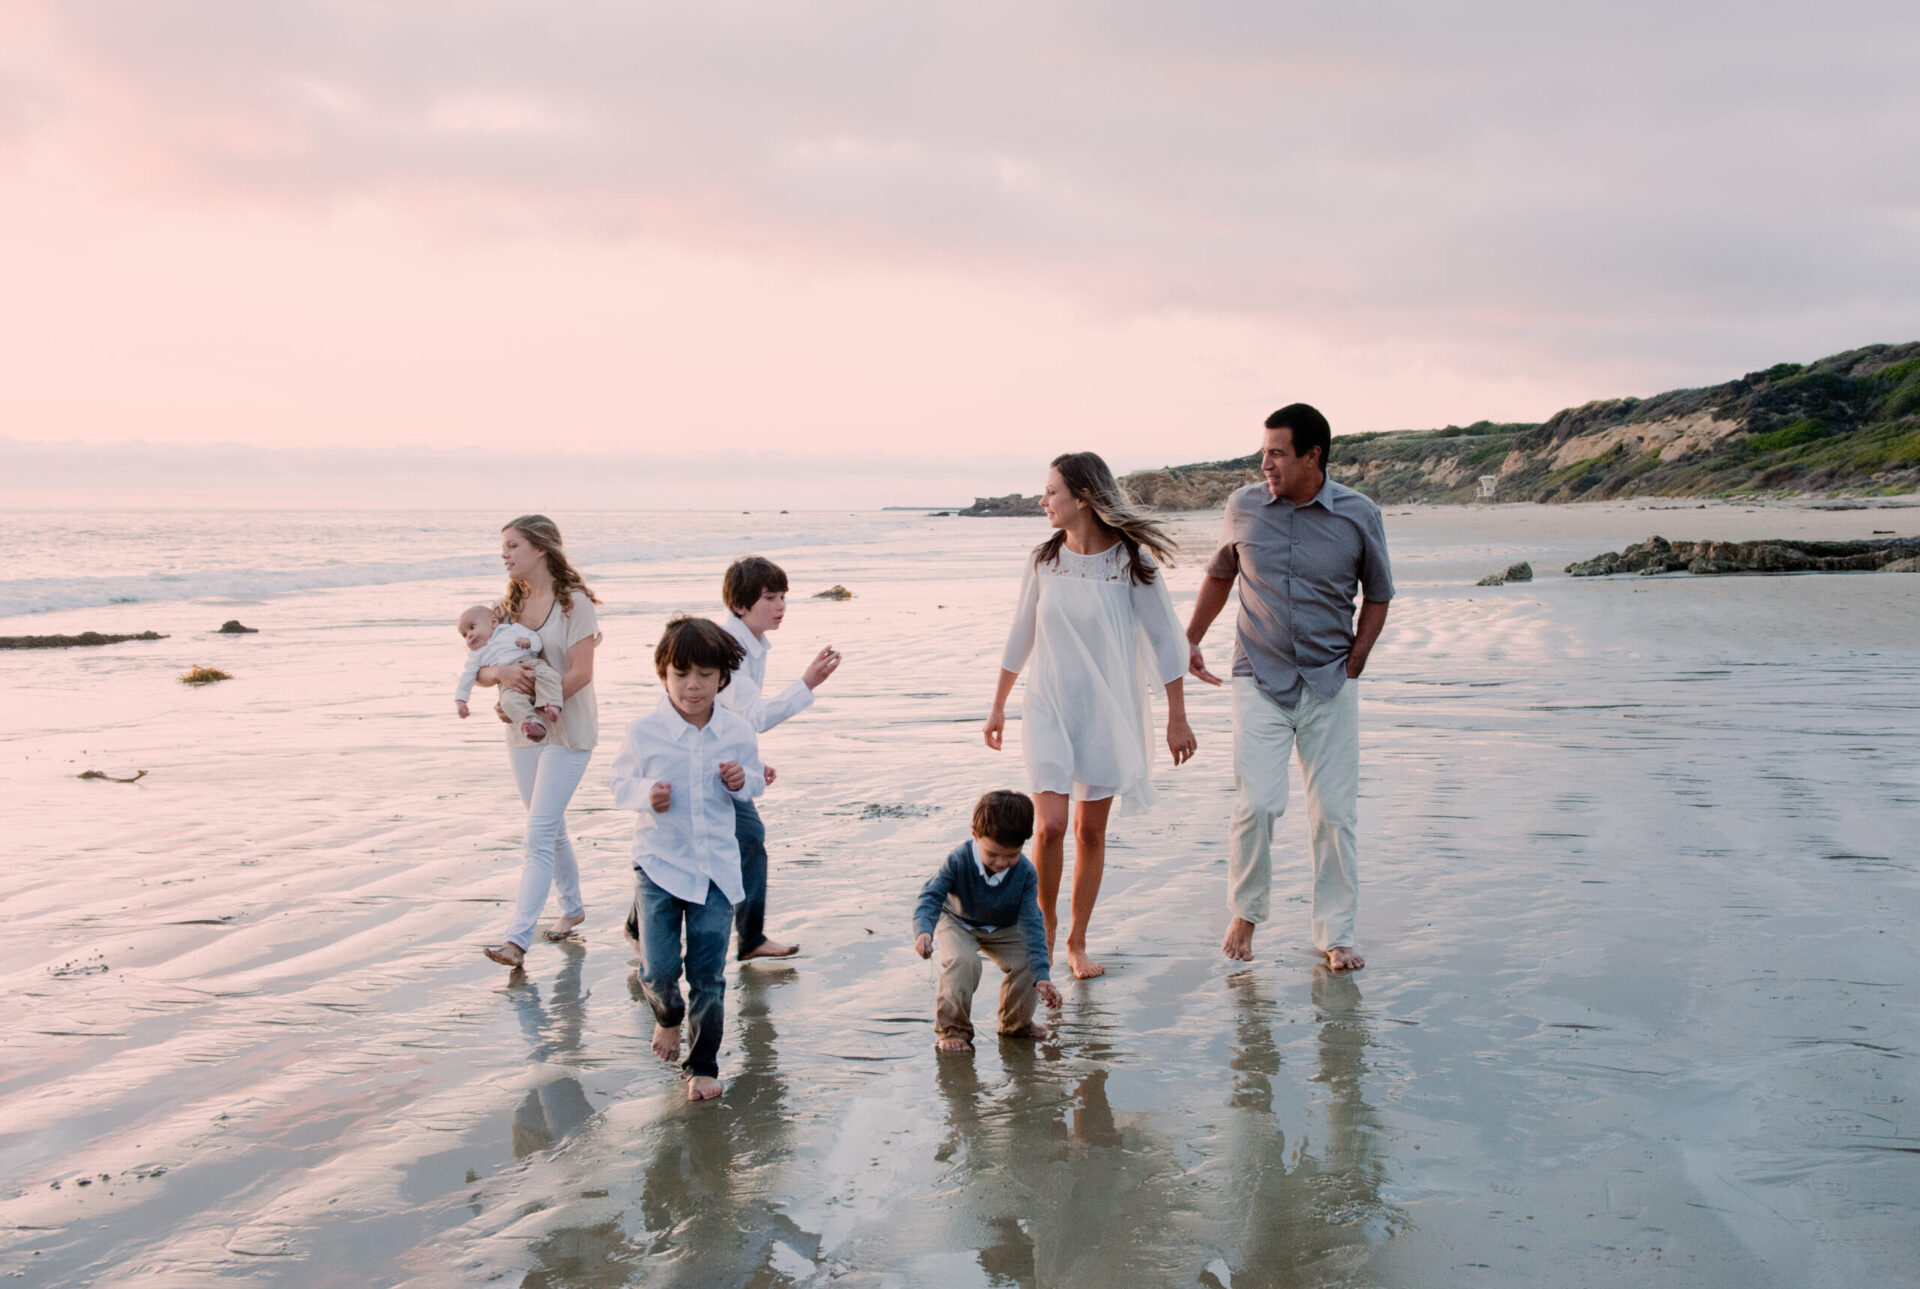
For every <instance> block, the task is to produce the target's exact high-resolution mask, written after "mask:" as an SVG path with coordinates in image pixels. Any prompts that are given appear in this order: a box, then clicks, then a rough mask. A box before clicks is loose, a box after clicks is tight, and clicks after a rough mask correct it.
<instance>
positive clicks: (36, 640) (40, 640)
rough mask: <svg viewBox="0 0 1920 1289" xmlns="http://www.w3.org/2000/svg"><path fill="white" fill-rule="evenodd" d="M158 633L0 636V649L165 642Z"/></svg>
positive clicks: (87, 632) (69, 647) (63, 647)
mask: <svg viewBox="0 0 1920 1289" xmlns="http://www.w3.org/2000/svg"><path fill="white" fill-rule="evenodd" d="M165 639H166V637H165V636H163V635H161V634H160V633H159V632H158V631H142V632H140V633H139V634H137V635H130V636H107V635H101V634H100V633H99V632H98V631H82V632H81V633H80V634H79V635H77V636H0V649H71V648H73V647H75V646H76V645H110V644H119V643H120V642H121V641H123V640H165Z"/></svg>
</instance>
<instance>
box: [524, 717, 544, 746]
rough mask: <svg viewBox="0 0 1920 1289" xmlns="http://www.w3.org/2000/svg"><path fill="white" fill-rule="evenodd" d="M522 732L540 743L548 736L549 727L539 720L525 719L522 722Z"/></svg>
mask: <svg viewBox="0 0 1920 1289" xmlns="http://www.w3.org/2000/svg"><path fill="white" fill-rule="evenodd" d="M520 732H521V733H522V734H525V735H526V736H527V737H528V738H530V739H532V740H533V741H534V742H536V743H538V742H539V741H540V740H541V739H543V738H545V737H546V736H547V727H546V726H544V725H542V724H541V723H540V722H539V721H535V720H525V721H521V722H520Z"/></svg>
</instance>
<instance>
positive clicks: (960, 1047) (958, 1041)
mask: <svg viewBox="0 0 1920 1289" xmlns="http://www.w3.org/2000/svg"><path fill="white" fill-rule="evenodd" d="M934 1046H935V1047H936V1048H938V1049H939V1050H940V1051H942V1052H971V1051H972V1050H973V1044H972V1043H969V1042H968V1041H967V1040H966V1039H964V1038H961V1037H960V1036H959V1035H957V1034H956V1035H954V1036H953V1037H952V1038H943V1039H941V1040H940V1041H939V1042H938V1043H935V1044H934Z"/></svg>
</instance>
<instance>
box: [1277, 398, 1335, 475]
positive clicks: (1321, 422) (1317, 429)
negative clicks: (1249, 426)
mask: <svg viewBox="0 0 1920 1289" xmlns="http://www.w3.org/2000/svg"><path fill="white" fill-rule="evenodd" d="M1267 428H1268V429H1270V430H1278V429H1281V428H1285V429H1286V430H1287V432H1288V433H1290V434H1291V435H1293V454H1294V455H1295V456H1297V457H1303V456H1305V455H1306V454H1307V453H1309V452H1311V451H1313V450H1314V449H1315V448H1319V449H1320V469H1321V472H1322V473H1324V472H1325V471H1326V468H1327V457H1328V455H1329V454H1330V453H1331V452H1332V451H1333V427H1332V426H1331V425H1328V424H1327V418H1326V417H1324V416H1322V415H1320V409H1319V408H1317V407H1312V406H1310V405H1308V404H1306V403H1288V404H1287V405H1286V406H1285V407H1283V408H1281V409H1280V410H1279V411H1277V412H1275V413H1274V414H1273V415H1272V416H1269V417H1268V418H1267Z"/></svg>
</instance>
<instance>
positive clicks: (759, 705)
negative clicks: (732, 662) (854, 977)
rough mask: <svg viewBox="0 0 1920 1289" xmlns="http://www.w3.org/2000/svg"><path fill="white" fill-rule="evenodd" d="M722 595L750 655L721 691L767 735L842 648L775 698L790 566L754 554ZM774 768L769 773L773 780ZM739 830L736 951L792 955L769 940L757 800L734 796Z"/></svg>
mask: <svg viewBox="0 0 1920 1289" xmlns="http://www.w3.org/2000/svg"><path fill="white" fill-rule="evenodd" d="M720 596H721V598H722V599H723V600H724V601H725V602H726V606H727V610H728V611H727V616H726V618H725V619H724V620H723V621H722V622H721V625H722V626H724V627H725V628H726V629H727V634H729V635H731V636H732V637H733V638H734V640H735V641H736V642H738V644H739V645H740V648H741V649H742V650H743V651H744V660H743V661H742V663H741V665H740V670H739V671H737V672H735V673H734V677H733V683H732V684H731V685H730V686H728V687H727V688H726V689H725V690H724V691H723V692H722V693H721V695H720V705H721V706H722V707H725V708H727V709H728V710H729V711H734V712H738V713H739V714H740V715H741V716H744V717H745V718H746V719H747V722H748V723H749V724H750V725H752V726H753V728H754V731H755V732H756V733H760V734H764V733H766V732H767V731H768V730H770V729H772V728H773V727H774V726H776V725H778V724H779V723H780V722H781V721H784V720H786V719H787V718H788V717H789V716H797V715H799V714H800V713H801V712H804V711H806V710H807V708H809V707H811V706H813V691H814V690H815V689H818V688H819V687H820V685H821V683H822V682H823V681H825V680H826V678H827V677H829V676H831V675H832V674H833V672H834V669H835V668H836V667H838V666H839V665H840V655H839V654H838V653H837V652H835V651H834V649H833V648H832V647H831V646H829V647H827V648H825V649H822V650H821V651H820V652H819V654H818V655H817V656H816V657H815V658H814V660H813V661H812V662H811V663H809V664H808V665H807V669H806V671H804V672H803V673H801V676H800V679H798V680H796V681H794V682H793V683H792V684H791V685H788V686H787V687H786V688H785V689H784V690H782V691H781V692H780V693H778V694H776V695H774V696H773V697H771V698H769V697H768V696H767V693H766V683H767V651H768V650H769V649H770V648H771V647H772V645H771V643H770V642H769V641H768V640H767V633H768V632H769V631H778V630H779V629H780V623H781V621H782V619H784V618H785V617H786V616H787V574H786V570H785V569H783V568H781V567H780V566H779V565H778V564H776V563H774V562H773V561H772V560H770V559H763V558H761V557H760V556H758V555H749V556H747V557H746V558H744V559H737V560H735V561H734V562H733V563H732V564H730V565H728V566H727V571H726V575H725V576H724V577H722V578H721V579H720ZM772 779H773V772H772V771H771V770H769V771H768V772H767V780H768V782H769V783H771V782H772ZM734 812H735V818H736V824H735V832H736V834H737V835H738V837H739V839H740V874H741V882H742V886H743V889H744V891H745V897H744V898H743V899H742V900H741V901H740V903H739V906H738V907H737V908H735V909H734V911H733V929H734V946H733V950H734V956H735V957H737V958H739V960H740V961H742V962H745V961H747V960H748V959H749V958H788V957H792V956H793V955H794V954H796V953H798V952H800V946H799V945H797V944H782V943H781V942H780V941H778V940H770V939H768V938H767V933H766V917H767V829H766V825H765V824H763V823H762V822H761V821H760V812H759V811H758V810H757V809H755V808H754V804H753V802H751V801H744V800H739V799H736V800H735V801H734Z"/></svg>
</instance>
